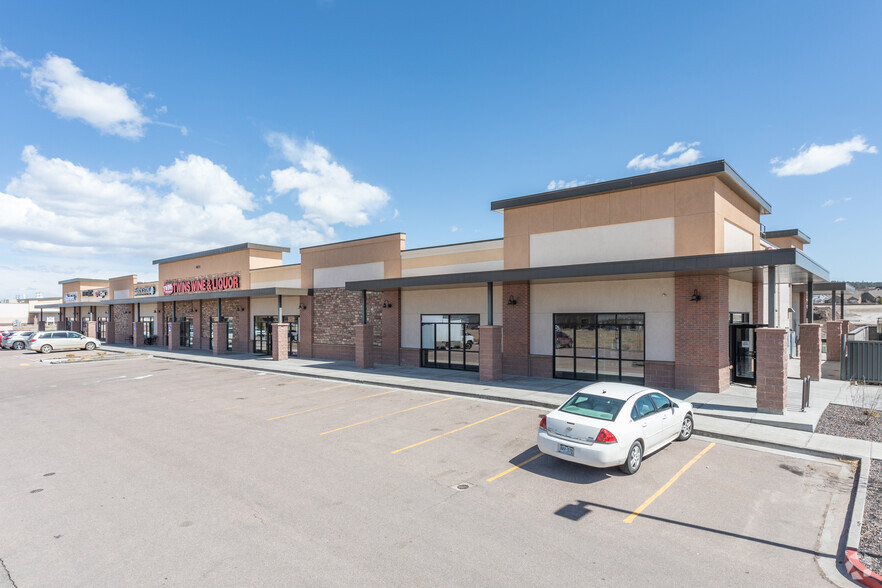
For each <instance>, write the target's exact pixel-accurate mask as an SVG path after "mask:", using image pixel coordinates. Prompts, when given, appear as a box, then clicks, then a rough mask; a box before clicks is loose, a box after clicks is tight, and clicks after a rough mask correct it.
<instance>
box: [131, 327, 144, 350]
mask: <svg viewBox="0 0 882 588" xmlns="http://www.w3.org/2000/svg"><path fill="white" fill-rule="evenodd" d="M132 345H134V346H135V347H144V327H142V326H141V321H134V322H133V323H132Z"/></svg>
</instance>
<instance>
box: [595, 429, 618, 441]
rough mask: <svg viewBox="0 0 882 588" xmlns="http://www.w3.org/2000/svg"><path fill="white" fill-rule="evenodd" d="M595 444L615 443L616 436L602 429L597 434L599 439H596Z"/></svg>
mask: <svg viewBox="0 0 882 588" xmlns="http://www.w3.org/2000/svg"><path fill="white" fill-rule="evenodd" d="M594 442H595V443H615V442H616V436H615V435H613V434H612V433H610V432H609V431H607V430H606V429H600V432H599V433H597V438H595V439H594Z"/></svg>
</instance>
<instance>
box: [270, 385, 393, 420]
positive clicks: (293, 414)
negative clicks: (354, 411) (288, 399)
mask: <svg viewBox="0 0 882 588" xmlns="http://www.w3.org/2000/svg"><path fill="white" fill-rule="evenodd" d="M392 392H394V390H387V391H386V392H380V393H379V394H371V395H370V396H360V397H359V398H353V399H351V400H341V401H340V402H334V403H332V404H326V405H324V406H316V407H315V408H307V409H306V410H301V411H299V412H291V413H288V414H283V415H280V416H277V417H270V418H268V419H266V420H268V421H274V420H276V419H284V418H287V417H291V416H295V415H298V414H305V413H307V412H312V411H314V410H321V409H323V408H331V407H332V406H338V405H340V404H346V403H347V402H355V401H356V400H364V399H365V398H376V397H377V396H384V395H386V394H392Z"/></svg>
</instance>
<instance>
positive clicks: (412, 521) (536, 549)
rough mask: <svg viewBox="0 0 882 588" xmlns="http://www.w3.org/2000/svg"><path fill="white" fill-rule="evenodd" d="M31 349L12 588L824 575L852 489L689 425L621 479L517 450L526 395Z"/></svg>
mask: <svg viewBox="0 0 882 588" xmlns="http://www.w3.org/2000/svg"><path fill="white" fill-rule="evenodd" d="M56 355H57V354H56ZM90 355H91V356H94V355H95V354H89V353H87V352H77V356H81V357H88V356H90ZM40 359H45V357H43V356H39V355H36V354H31V353H19V352H12V351H9V352H3V353H2V354H0V370H2V373H3V374H4V376H5V377H4V379H3V384H2V389H0V414H2V415H3V426H2V427H0V447H2V448H3V451H2V454H3V456H4V457H3V465H4V467H3V468H2V470H0V500H2V504H3V505H4V508H2V509H0V560H2V563H3V566H4V567H5V568H6V570H7V571H8V574H9V578H11V580H12V581H13V582H15V585H16V586H18V587H19V588H21V587H25V586H46V585H65V586H86V585H88V586H94V585H113V586H143V585H161V586H164V585H168V586H194V585H203V586H207V585H211V586H218V585H245V584H247V585H267V586H283V585H284V586H289V585H294V584H296V585H339V586H343V585H353V584H359V585H463V584H472V585H525V584H535V583H543V584H549V583H550V584H559V583H562V582H574V583H576V584H578V585H595V584H597V585H633V584H637V583H646V584H649V585H653V586H668V585H670V586H673V585H684V584H685V585H698V584H702V585H706V584H710V583H713V584H717V585H722V584H727V585H751V584H760V583H762V584H767V583H773V582H774V583H779V584H783V585H819V584H820V585H824V584H825V583H827V580H826V579H825V576H824V574H823V572H822V569H821V568H822V566H827V567H835V563H834V562H835V558H836V553H837V547H838V541H839V538H840V534H841V532H842V529H843V527H844V525H845V518H846V515H847V508H848V501H849V497H850V494H851V490H852V486H853V466H852V464H849V463H839V462H834V461H830V460H820V459H813V458H805V457H800V456H794V455H788V454H782V453H773V452H766V451H761V450H757V449H750V448H746V447H742V446H738V445H734V444H724V443H720V442H716V443H714V442H713V441H711V440H708V439H701V438H698V437H694V438H693V439H691V440H690V441H688V442H685V443H674V444H672V445H671V446H669V447H667V448H666V449H664V450H662V451H661V452H659V453H657V454H655V455H653V456H649V457H647V459H646V460H645V461H644V463H643V465H642V466H641V469H640V471H639V472H638V473H637V474H636V475H635V476H626V475H624V474H621V473H620V472H619V471H618V470H594V469H591V468H587V467H582V466H579V465H576V464H571V463H568V462H564V461H561V460H557V459H554V458H552V457H549V456H540V457H536V458H535V459H533V458H534V457H535V456H536V455H537V454H538V450H537V449H536V446H535V435H536V427H537V424H538V421H539V418H540V417H541V415H542V414H544V411H541V410H538V409H536V408H530V407H525V406H517V405H510V404H504V403H497V402H489V401H480V400H474V399H468V398H462V397H449V396H441V395H435V394H428V393H420V392H413V391H403V390H396V389H392V388H381V387H373V386H362V385H354V384H345V383H340V382H331V381H324V380H317V379H308V378H298V377H290V376H282V375H275V374H266V373H262V372H255V371H248V370H235V369H226V368H219V367H214V366H206V365H197V364H189V363H179V362H174V361H167V360H160V359H149V358H143V359H138V358H132V359H121V360H115V361H97V362H80V363H74V364H55V365H48V364H45V363H41V362H40V361H39V360H40ZM519 465H520V467H518V466H519ZM2 575H3V572H2V571H0V586H2V585H3V582H4V581H5V580H6V578H3V577H2Z"/></svg>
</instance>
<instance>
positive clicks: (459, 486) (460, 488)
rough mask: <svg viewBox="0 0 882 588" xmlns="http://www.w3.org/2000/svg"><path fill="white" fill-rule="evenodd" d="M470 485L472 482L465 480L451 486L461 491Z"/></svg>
mask: <svg viewBox="0 0 882 588" xmlns="http://www.w3.org/2000/svg"><path fill="white" fill-rule="evenodd" d="M471 487H472V484H469V483H467V482H463V483H462V484H457V485H456V486H453V489H454V490H459V491H460V492H462V491H463V490H468V489H469V488H471Z"/></svg>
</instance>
